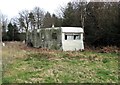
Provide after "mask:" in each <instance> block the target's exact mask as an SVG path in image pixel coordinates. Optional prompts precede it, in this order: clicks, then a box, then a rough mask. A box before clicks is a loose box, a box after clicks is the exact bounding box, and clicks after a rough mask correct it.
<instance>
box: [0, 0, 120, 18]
mask: <svg viewBox="0 0 120 85" xmlns="http://www.w3.org/2000/svg"><path fill="white" fill-rule="evenodd" d="M69 1H75V0H0V12H2V13H3V14H4V15H6V16H7V17H8V18H12V17H15V16H17V15H18V13H19V12H20V11H22V10H25V9H26V10H32V9H33V8H34V7H36V6H37V7H40V8H43V9H44V11H49V12H50V13H56V11H57V10H59V8H60V6H65V5H66V4H67V3H68V2H69ZM77 1H79V0H77ZM80 1H84V0H80ZM87 1H90V0H87ZM91 1H100V0H91ZM107 1H119V0H107Z"/></svg>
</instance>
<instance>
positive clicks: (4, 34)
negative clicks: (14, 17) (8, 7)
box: [0, 14, 8, 41]
mask: <svg viewBox="0 0 120 85" xmlns="http://www.w3.org/2000/svg"><path fill="white" fill-rule="evenodd" d="M7 21H8V19H7V17H6V16H5V15H3V14H1V15H0V23H1V28H2V40H3V41H4V40H7Z"/></svg>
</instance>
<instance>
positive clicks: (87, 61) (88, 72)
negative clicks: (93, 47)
mask: <svg viewBox="0 0 120 85" xmlns="http://www.w3.org/2000/svg"><path fill="white" fill-rule="evenodd" d="M21 49H22V50H21ZM118 82H119V80H118V53H98V52H93V51H84V52H79V51H77V52H62V51H56V50H47V49H35V48H29V47H26V46H25V45H24V44H22V43H19V42H11V43H7V42H6V47H3V83H118Z"/></svg>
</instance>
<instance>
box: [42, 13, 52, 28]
mask: <svg viewBox="0 0 120 85" xmlns="http://www.w3.org/2000/svg"><path fill="white" fill-rule="evenodd" d="M52 24H53V23H52V17H51V14H50V13H49V12H47V13H46V14H45V17H44V19H43V27H44V28H49V27H51V26H52Z"/></svg>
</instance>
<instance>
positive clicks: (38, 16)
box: [33, 7, 44, 29]
mask: <svg viewBox="0 0 120 85" xmlns="http://www.w3.org/2000/svg"><path fill="white" fill-rule="evenodd" d="M33 14H34V18H35V23H36V26H37V29H40V27H41V26H42V24H43V18H44V11H43V10H42V9H41V8H39V7H35V8H34V9H33Z"/></svg>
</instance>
